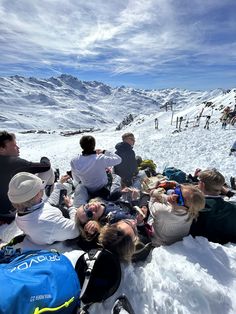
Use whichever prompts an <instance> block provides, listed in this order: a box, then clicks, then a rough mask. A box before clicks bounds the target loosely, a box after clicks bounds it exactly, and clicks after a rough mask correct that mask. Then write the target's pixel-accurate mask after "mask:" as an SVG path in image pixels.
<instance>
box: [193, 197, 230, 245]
mask: <svg viewBox="0 0 236 314" xmlns="http://www.w3.org/2000/svg"><path fill="white" fill-rule="evenodd" d="M190 234H191V235H192V236H194V237H195V236H203V237H205V238H207V239H208V240H209V241H211V242H216V243H220V244H225V243H227V242H233V243H236V204H233V203H230V202H226V201H224V200H223V199H222V198H221V197H210V196H208V197H206V206H205V208H204V210H202V211H201V212H200V214H199V217H198V219H197V221H196V222H193V223H192V226H191V228H190Z"/></svg>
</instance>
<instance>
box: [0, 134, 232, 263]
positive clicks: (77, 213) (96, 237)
mask: <svg viewBox="0 0 236 314" xmlns="http://www.w3.org/2000/svg"><path fill="white" fill-rule="evenodd" d="M134 143H135V137H134V135H133V134H132V133H125V134H124V135H123V136H122V142H120V143H118V144H117V145H116V152H115V153H112V152H109V151H106V150H100V149H95V147H96V143H95V139H94V137H92V136H82V138H81V139H80V146H81V149H82V153H81V154H79V155H78V156H76V157H75V158H73V159H72V160H71V164H70V165H71V171H70V172H68V174H66V175H63V176H62V177H61V178H60V179H59V180H58V181H56V182H54V171H53V169H52V167H51V165H50V161H49V160H48V159H47V158H42V159H41V162H40V163H32V162H28V161H26V160H24V159H21V158H20V157H19V148H18V146H17V144H16V138H15V135H14V134H11V133H8V132H6V131H2V132H0V172H1V174H2V175H3V176H2V178H3V181H2V182H1V194H0V199H1V202H0V204H1V205H0V206H1V208H0V224H1V226H0V238H1V241H2V243H3V242H7V241H8V240H9V239H5V238H4V232H5V231H6V230H7V228H11V226H12V224H16V226H17V228H18V229H17V233H18V234H21V233H23V234H24V235H25V237H24V240H23V242H22V245H24V247H25V248H27V247H30V248H31V249H32V248H35V249H38V248H45V245H46V246H47V245H48V246H49V247H53V245H54V244H55V243H58V242H62V241H66V240H72V241H71V242H70V245H71V246H72V247H73V248H75V247H78V248H80V249H82V250H85V251H86V250H89V249H91V248H96V247H103V248H106V249H108V250H109V251H111V252H114V253H115V254H116V255H117V256H118V257H119V259H120V260H121V261H127V262H130V261H134V262H135V261H139V260H143V259H145V258H146V257H147V256H148V254H149V252H150V250H151V249H152V248H153V247H157V246H160V245H170V244H173V243H175V242H177V241H180V240H182V239H183V237H185V236H187V235H189V234H191V235H192V236H194V237H195V236H204V237H206V238H207V239H208V240H209V241H212V242H217V243H221V244H225V243H227V242H234V243H235V242H236V228H235V221H236V204H234V203H231V202H229V201H228V200H224V197H225V195H228V196H232V195H233V194H234V193H233V192H232V191H230V189H229V188H228V187H226V186H225V178H224V176H223V175H222V174H221V173H220V172H219V171H217V170H216V169H208V170H203V171H202V170H199V169H197V171H196V173H195V174H194V175H193V176H191V183H187V179H186V182H185V183H181V182H177V181H176V180H169V179H168V177H166V176H164V175H163V174H157V173H155V171H153V170H152V171H151V170H150V169H144V170H139V168H138V165H139V164H140V162H141V161H140V158H136V156H135V153H134V151H133V145H134ZM4 184H5V185H6V184H7V188H6V186H4ZM234 184H235V182H234ZM51 186H53V188H51ZM48 187H49V188H48ZM67 243H68V242H67Z"/></svg>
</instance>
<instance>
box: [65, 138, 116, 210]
mask: <svg viewBox="0 0 236 314" xmlns="http://www.w3.org/2000/svg"><path fill="white" fill-rule="evenodd" d="M95 145H96V141H95V138H94V137H93V136H90V135H84V136H82V137H81V139H80V146H81V148H82V150H83V151H82V154H79V155H78V156H76V157H75V158H73V159H72V160H71V172H72V177H73V179H74V180H75V181H77V183H78V185H77V187H76V189H75V196H74V206H76V207H78V206H80V205H82V204H85V203H86V202H87V201H88V200H89V199H90V198H94V197H98V196H99V197H102V198H104V199H112V198H113V197H114V198H115V197H117V198H119V197H120V178H119V177H118V176H114V177H113V178H112V181H113V182H112V183H113V184H112V186H111V187H110V186H109V182H108V175H107V168H109V167H113V166H115V165H118V164H119V163H121V158H120V156H118V155H117V154H113V153H111V152H109V151H107V150H101V149H96V150H95Z"/></svg>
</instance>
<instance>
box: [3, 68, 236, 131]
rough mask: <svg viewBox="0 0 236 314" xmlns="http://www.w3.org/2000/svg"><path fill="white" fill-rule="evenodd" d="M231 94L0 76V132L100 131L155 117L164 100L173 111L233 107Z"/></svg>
mask: <svg viewBox="0 0 236 314" xmlns="http://www.w3.org/2000/svg"><path fill="white" fill-rule="evenodd" d="M235 91H236V89H234V90H229V91H224V90H221V89H217V90H213V91H210V92H207V91H187V90H180V89H176V88H175V89H162V90H142V89H134V88H129V87H125V86H121V87H117V88H112V87H110V86H108V85H106V84H103V83H101V82H97V81H90V82H87V81H81V80H79V79H78V78H76V77H73V76H71V75H67V74H62V75H60V76H58V77H50V78H47V79H43V78H35V77H29V78H25V77H22V76H18V75H15V76H10V77H5V78H3V77H1V78H0V101H1V109H2V110H1V112H2V114H1V121H0V122H1V129H12V130H19V129H23V130H27V129H47V128H48V126H49V125H50V128H51V130H61V129H63V130H67V129H75V130H78V129H83V128H90V129H104V128H108V127H109V126H111V125H118V124H119V123H120V122H121V121H122V120H123V119H125V118H126V117H127V116H129V115H130V114H132V115H133V116H134V117H135V118H138V117H139V115H147V116H148V115H150V114H151V115H153V114H155V113H158V112H159V111H160V110H163V109H161V108H162V107H163V105H165V103H166V102H173V103H174V104H175V109H176V110H184V109H186V108H192V109H193V108H196V107H197V106H200V105H201V104H202V103H204V102H209V101H211V102H213V103H214V104H215V108H217V107H220V106H222V103H224V104H226V103H227V105H231V106H233V105H234V102H235Z"/></svg>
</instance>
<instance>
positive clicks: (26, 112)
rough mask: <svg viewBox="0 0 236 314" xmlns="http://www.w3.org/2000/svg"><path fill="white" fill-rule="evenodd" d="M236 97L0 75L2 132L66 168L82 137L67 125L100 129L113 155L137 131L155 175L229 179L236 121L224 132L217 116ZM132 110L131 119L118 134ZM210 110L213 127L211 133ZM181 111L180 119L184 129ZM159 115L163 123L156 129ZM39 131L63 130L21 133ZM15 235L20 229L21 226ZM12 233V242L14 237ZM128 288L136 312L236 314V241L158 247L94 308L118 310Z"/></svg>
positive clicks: (127, 268) (139, 147) (126, 270)
mask: <svg viewBox="0 0 236 314" xmlns="http://www.w3.org/2000/svg"><path fill="white" fill-rule="evenodd" d="M235 95H236V88H235V89H232V90H228V91H224V90H220V89H217V90H213V91H208V92H207V91H197V92H192V91H187V90H179V89H168V90H135V89H132V88H127V87H119V88H111V87H109V86H107V85H104V84H102V83H98V82H81V81H79V80H78V79H76V78H73V77H71V76H66V75H62V76H60V77H58V78H50V79H45V80H42V79H35V78H29V79H26V78H23V77H19V76H15V77H10V78H0V98H1V103H0V107H1V113H0V129H7V130H8V131H14V132H16V137H17V142H18V143H19V146H20V156H21V157H22V158H26V159H28V160H32V161H38V160H39V159H40V157H41V156H48V157H49V158H50V160H51V162H52V165H53V166H54V167H55V168H60V171H61V174H63V173H65V171H67V170H69V167H70V160H71V159H72V157H74V156H75V155H76V154H78V152H80V147H79V140H80V137H81V135H80V134H77V135H74V136H69V137H64V136H61V135H60V131H61V130H77V129H81V128H90V127H94V128H97V129H100V130H97V131H94V132H93V133H92V135H93V136H94V137H95V138H96V146H97V148H101V149H108V150H111V151H114V147H115V144H116V143H117V142H119V141H120V140H121V135H122V133H124V132H133V133H134V134H135V138H136V143H135V146H134V150H135V152H136V154H137V155H140V156H142V157H143V158H144V159H145V158H148V159H153V160H154V162H155V163H156V164H157V171H159V172H162V171H163V169H164V167H165V166H175V167H178V168H180V169H182V170H184V171H185V172H187V173H193V172H194V170H195V169H196V168H201V169H206V168H208V167H215V168H217V169H218V170H219V171H220V172H222V174H224V176H225V177H226V180H227V182H229V178H230V176H235V177H236V167H235V162H236V157H234V156H229V150H230V148H231V145H232V144H233V142H234V141H235V140H236V125H235V126H232V125H227V127H226V129H225V130H223V129H222V128H221V122H220V121H219V118H220V116H221V112H222V110H223V108H224V107H226V106H230V107H231V108H232V109H233V108H234V105H235ZM171 101H172V102H173V111H170V110H169V109H168V111H166V110H165V108H164V107H162V106H163V105H164V104H165V103H166V102H171ZM129 114H132V115H133V116H134V119H133V121H131V122H130V123H129V124H128V125H126V126H124V127H123V128H122V129H121V130H119V131H116V130H115V129H116V127H117V125H118V124H119V123H120V122H121V121H122V120H123V119H124V118H125V117H127V116H128V115H129ZM199 115H201V119H200V121H199V123H198V124H196V117H197V116H199ZM208 115H210V116H211V118H210V127H209V130H207V129H204V125H205V122H206V117H207V116H208ZM180 117H183V122H182V125H181V126H180V127H179V126H178V127H177V128H176V123H177V118H180ZM156 118H158V121H159V127H158V129H155V127H154V120H155V119H156ZM171 122H172V123H171ZM187 122H188V126H187ZM31 129H40V130H42V129H44V130H52V131H55V132H51V133H46V134H37V133H35V134H31V133H30V134H25V133H22V131H24V130H31ZM231 200H234V201H235V200H236V197H233V198H232V199H231ZM1 231H2V230H1V227H0V232H1ZM10 232H12V233H13V234H14V229H11V230H10ZM5 236H9V238H11V234H9V235H6V233H5ZM122 293H124V294H126V295H127V297H128V298H129V300H130V302H131V304H132V306H133V308H134V311H135V313H136V314H157V313H158V314H159V313H160V314H173V313H179V314H180V313H181V314H193V313H196V314H200V313H201V314H234V313H236V301H235V300H236V299H235V293H236V245H235V244H231V243H228V244H227V245H224V246H222V245H218V244H215V243H211V242H208V241H207V240H206V239H205V238H202V237H197V238H196V239H193V238H192V237H191V236H188V237H186V238H184V240H183V241H180V242H178V243H175V244H173V245H171V246H167V247H165V246H161V247H158V248H155V249H154V250H153V251H152V253H151V254H150V255H149V257H148V259H147V261H146V262H143V263H137V264H133V265H122V281H121V285H120V287H119V289H118V291H117V292H116V293H115V295H113V296H112V297H111V298H109V299H108V300H107V301H105V302H104V303H102V304H95V305H92V306H91V308H90V309H89V312H90V313H91V314H98V313H99V314H100V313H101V314H109V313H111V308H112V305H113V302H114V300H115V298H116V297H117V296H119V295H121V294H122Z"/></svg>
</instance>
